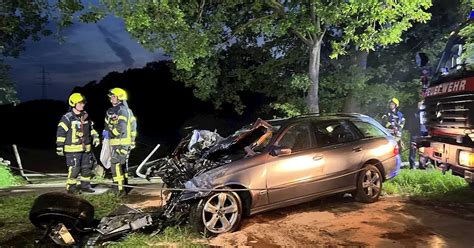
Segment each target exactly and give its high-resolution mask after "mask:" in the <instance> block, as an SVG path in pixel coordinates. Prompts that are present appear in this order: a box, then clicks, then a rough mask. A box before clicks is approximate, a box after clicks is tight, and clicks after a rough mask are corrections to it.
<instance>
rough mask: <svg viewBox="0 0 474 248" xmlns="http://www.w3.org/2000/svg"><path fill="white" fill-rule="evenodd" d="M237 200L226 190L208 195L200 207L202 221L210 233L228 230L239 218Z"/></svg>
mask: <svg viewBox="0 0 474 248" xmlns="http://www.w3.org/2000/svg"><path fill="white" fill-rule="evenodd" d="M239 210H240V209H239V202H238V200H237V199H236V197H235V196H233V195H231V194H229V193H228V192H220V193H218V194H215V195H212V196H211V197H209V198H208V199H207V200H206V201H205V203H204V207H203V209H202V221H203V223H204V226H205V227H206V229H207V230H208V231H210V232H212V233H224V232H228V231H230V230H231V229H232V228H233V227H234V226H235V225H236V223H237V222H238V221H239V220H240V212H241V211H239Z"/></svg>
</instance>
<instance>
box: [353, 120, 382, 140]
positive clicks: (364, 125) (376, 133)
mask: <svg viewBox="0 0 474 248" xmlns="http://www.w3.org/2000/svg"><path fill="white" fill-rule="evenodd" d="M352 123H354V125H355V126H356V127H357V129H359V131H360V132H361V133H362V135H364V138H373V137H385V136H386V135H385V133H384V132H383V131H382V130H380V129H379V128H378V127H376V126H374V125H372V124H370V123H368V122H364V121H352Z"/></svg>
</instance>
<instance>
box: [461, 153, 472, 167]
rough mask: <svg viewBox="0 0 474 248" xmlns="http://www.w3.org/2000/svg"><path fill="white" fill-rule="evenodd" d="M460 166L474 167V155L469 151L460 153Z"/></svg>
mask: <svg viewBox="0 0 474 248" xmlns="http://www.w3.org/2000/svg"><path fill="white" fill-rule="evenodd" d="M459 164H460V165H462V166H467V167H474V153H472V152H468V151H460V152H459Z"/></svg>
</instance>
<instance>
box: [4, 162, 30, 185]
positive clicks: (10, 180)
mask: <svg viewBox="0 0 474 248" xmlns="http://www.w3.org/2000/svg"><path fill="white" fill-rule="evenodd" d="M22 184H25V180H24V179H23V178H21V177H19V176H15V175H13V173H12V171H11V170H10V168H8V167H7V166H6V165H5V164H3V163H0V188H4V187H10V186H15V185H22Z"/></svg>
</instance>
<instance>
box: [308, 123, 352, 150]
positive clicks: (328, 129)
mask: <svg viewBox="0 0 474 248" xmlns="http://www.w3.org/2000/svg"><path fill="white" fill-rule="evenodd" d="M314 134H315V137H316V146H317V147H325V146H330V145H337V144H342V143H348V142H352V141H354V140H356V139H357V138H358V135H357V134H356V133H355V132H354V130H353V129H352V128H351V127H350V124H349V123H347V122H346V121H322V122H316V123H314Z"/></svg>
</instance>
